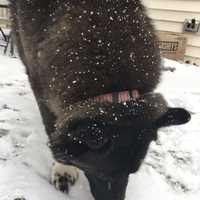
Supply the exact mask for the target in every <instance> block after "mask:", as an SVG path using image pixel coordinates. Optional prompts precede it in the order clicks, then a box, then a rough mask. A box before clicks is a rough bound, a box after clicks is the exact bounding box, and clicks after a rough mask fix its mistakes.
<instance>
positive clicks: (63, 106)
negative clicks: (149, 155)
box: [10, 0, 190, 200]
mask: <svg viewBox="0 0 200 200" xmlns="http://www.w3.org/2000/svg"><path fill="white" fill-rule="evenodd" d="M10 2H11V6H10V7H11V14H12V22H13V32H14V34H15V39H16V44H17V46H18V50H19V54H20V56H21V59H22V60H23V62H24V64H25V66H26V69H27V73H28V75H29V80H30V83H31V86H32V89H33V91H34V94H35V97H36V99H37V102H38V105H39V108H40V111H41V115H42V118H43V121H44V125H45V127H46V131H47V134H48V136H49V140H50V147H51V149H52V152H53V154H54V157H55V159H56V160H57V161H58V162H61V163H62V164H65V165H71V166H75V167H77V168H80V169H82V170H83V171H84V172H85V174H86V175H87V177H88V179H89V182H90V186H91V191H92V193H93V195H94V197H95V199H97V200H98V199H101V200H102V199H104V200H106V199H109V200H114V199H115V200H122V199H124V194H125V189H126V185H127V180H128V175H129V174H130V173H134V172H136V171H137V170H138V169H139V166H140V164H141V162H142V160H143V159H144V157H145V155H146V152H147V150H148V146H149V144H150V142H151V141H152V140H155V139H156V138H157V129H158V128H160V127H162V126H168V125H173V124H174V125H175V124H182V123H186V122H187V121H188V120H189V118H190V115H189V113H188V112H187V111H185V110H184V109H181V108H168V107H167V104H166V102H165V100H164V99H163V97H162V96H161V95H159V94H154V93H153V90H154V88H155V87H156V85H157V84H158V82H159V78H160V55H159V50H158V46H157V41H156V37H155V34H154V29H153V27H152V25H151V23H150V19H149V18H148V17H147V15H146V14H145V9H144V7H143V6H142V5H141V3H140V1H139V0H128V1H127V0H126V1H125V0H121V1H119V0H115V1H114V0H98V1H91V0H74V1H69V0H58V1H53V0H43V1H41V0H29V1H28V0H24V1H22V0H10ZM132 91H134V94H133V93H132ZM71 166H70V167H66V173H64V174H65V177H64V178H66V177H68V178H66V179H65V182H69V181H70V179H71V177H72V176H71V175H69V176H68V175H67V174H72V175H73V174H77V173H76V171H77V169H76V168H74V170H75V172H72V170H71V169H72V168H71ZM68 169H70V170H68ZM56 173H57V172H56ZM76 178H78V176H77V175H76V177H75V178H74V179H73V180H76ZM61 179H62V178H61ZM56 180H58V176H56ZM62 180H63V179H62ZM53 182H54V181H53ZM72 182H73V183H74V181H72ZM55 183H56V185H57V186H58V185H59V184H58V182H57V181H55ZM62 183H63V182H62ZM61 185H62V190H64V191H67V187H68V184H67V183H66V184H65V185H66V186H65V187H66V189H63V184H61ZM60 189H61V188H60Z"/></svg>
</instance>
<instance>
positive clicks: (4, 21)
mask: <svg viewBox="0 0 200 200" xmlns="http://www.w3.org/2000/svg"><path fill="white" fill-rule="evenodd" d="M9 17H10V15H9V9H8V8H1V7H0V27H2V28H7V27H8V26H9Z"/></svg>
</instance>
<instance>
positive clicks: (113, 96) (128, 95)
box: [90, 90, 140, 103]
mask: <svg viewBox="0 0 200 200" xmlns="http://www.w3.org/2000/svg"><path fill="white" fill-rule="evenodd" d="M139 96H140V95H139V92H138V90H126V91H121V92H113V93H107V94H103V95H99V96H96V97H93V98H90V100H91V101H94V102H101V103H102V102H111V103H121V102H126V101H130V100H131V99H137V98H138V97H139Z"/></svg>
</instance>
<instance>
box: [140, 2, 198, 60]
mask: <svg viewBox="0 0 200 200" xmlns="http://www.w3.org/2000/svg"><path fill="white" fill-rule="evenodd" d="M143 2H144V4H145V5H146V7H147V11H148V14H149V16H150V17H151V18H152V19H153V23H154V25H155V27H156V29H157V30H160V31H172V32H176V33H183V23H184V21H185V19H192V18H195V19H197V20H199V21H200V0H143ZM184 35H185V36H186V37H187V40H188V42H187V48H186V57H187V56H189V57H194V58H195V57H196V58H198V59H199V64H200V31H199V32H198V33H188V32H184Z"/></svg>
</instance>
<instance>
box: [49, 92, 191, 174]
mask: <svg viewBox="0 0 200 200" xmlns="http://www.w3.org/2000/svg"><path fill="white" fill-rule="evenodd" d="M104 101H105V100H104ZM67 115H68V116H69V117H68V118H67V120H63V121H62V122H60V124H58V127H57V131H56V132H55V133H54V134H52V137H50V141H51V149H52V150H53V153H54V156H55V158H56V159H57V160H58V161H60V162H62V163H71V164H74V165H76V166H78V167H80V168H81V169H83V170H84V171H86V172H88V173H92V174H96V175H97V176H100V177H113V176H115V175H119V174H130V173H133V172H136V171H137V170H138V168H139V166H140V164H141V162H142V161H143V159H144V157H145V155H146V153H147V150H148V146H149V144H150V143H151V141H152V140H156V138H157V130H158V129H159V128H161V127H165V126H170V125H179V124H184V123H186V122H188V121H189V119H190V114H189V113H188V112H187V111H186V110H184V109H182V108H168V107H167V105H166V102H165V101H164V99H163V98H162V96H161V95H160V94H152V93H149V94H145V95H143V96H140V97H137V98H135V99H133V98H132V99H130V100H128V101H126V102H116V103H115V102H108V101H105V102H100V99H98V100H97V101H95V102H94V101H93V100H91V101H86V102H82V103H81V104H76V105H74V106H71V108H70V109H69V110H68V111H67ZM65 119H66V118H65Z"/></svg>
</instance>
